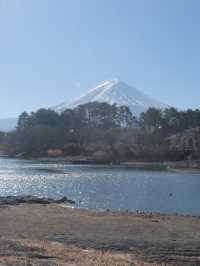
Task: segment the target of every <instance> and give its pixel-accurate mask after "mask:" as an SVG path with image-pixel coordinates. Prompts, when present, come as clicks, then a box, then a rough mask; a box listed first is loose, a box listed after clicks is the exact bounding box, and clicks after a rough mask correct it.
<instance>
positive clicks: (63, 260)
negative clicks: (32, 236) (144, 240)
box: [0, 240, 167, 266]
mask: <svg viewBox="0 0 200 266" xmlns="http://www.w3.org/2000/svg"><path fill="white" fill-rule="evenodd" d="M15 243H17V245H20V247H21V248H23V249H24V252H25V254H24V256H5V257H4V256H3V257H0V265H4V266H5V265H9V266H11V265H12V266H22V265H23V266H66V265H67V266H167V264H155V263H154V264H149V263H145V262H141V261H138V260H137V259H136V258H134V256H133V255H131V254H129V253H122V252H109V251H107V252H102V251H96V250H92V249H90V250H84V249H80V248H76V247H66V246H64V245H63V244H60V243H57V242H48V241H32V240H15ZM30 248H33V250H34V249H36V250H37V252H33V253H31V254H30V252H27V253H28V254H26V250H30Z"/></svg>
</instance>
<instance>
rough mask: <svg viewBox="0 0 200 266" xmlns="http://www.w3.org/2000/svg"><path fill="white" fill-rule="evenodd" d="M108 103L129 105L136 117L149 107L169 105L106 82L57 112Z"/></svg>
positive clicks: (61, 107) (58, 107)
mask: <svg viewBox="0 0 200 266" xmlns="http://www.w3.org/2000/svg"><path fill="white" fill-rule="evenodd" d="M95 101H97V102H107V103H109V104H114V103H115V104H117V105H118V106H120V105H127V106H128V107H129V108H130V110H131V111H132V112H133V114H134V115H136V116H138V115H139V114H140V113H141V112H143V111H145V110H147V109H148V108H149V107H157V108H166V107H168V106H167V105H165V104H163V103H160V102H158V101H156V100H154V99H152V98H150V97H149V96H147V95H145V94H143V93H141V92H140V91H139V90H137V89H135V88H133V87H131V86H129V85H127V84H126V83H124V82H121V81H117V80H109V81H106V82H104V83H102V84H100V85H98V86H97V87H95V88H94V89H92V90H90V91H88V92H87V93H86V94H85V95H84V96H82V97H79V98H78V99H77V100H75V101H73V102H71V103H63V104H61V105H58V106H57V107H56V108H55V110H56V111H58V112H62V111H64V110H65V109H67V108H75V107H76V106H78V105H80V104H85V103H88V102H95Z"/></svg>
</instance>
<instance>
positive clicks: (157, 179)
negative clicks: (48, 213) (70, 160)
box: [0, 159, 200, 215]
mask: <svg viewBox="0 0 200 266" xmlns="http://www.w3.org/2000/svg"><path fill="white" fill-rule="evenodd" d="M9 195H35V196H42V197H51V198H61V197H63V196H67V197H68V198H70V199H73V200H75V201H76V207H80V208H91V209H97V210H105V209H111V210H123V211H126V210H129V211H136V210H140V211H156V212H166V213H176V212H177V213H183V214H187V213H188V214H195V215H199V214H200V207H199V204H198V203H199V202H200V173H198V172H196V173H194V172H193V173H192V172H191V173H190V172H183V171H182V172H178V171H177V172H169V171H145V170H135V169H131V168H125V167H120V166H95V165H69V164H64V163H57V162H51V163H49V162H40V161H37V160H35V161H34V160H32V161H31V160H30V161H29V160H16V159H0V196H9Z"/></svg>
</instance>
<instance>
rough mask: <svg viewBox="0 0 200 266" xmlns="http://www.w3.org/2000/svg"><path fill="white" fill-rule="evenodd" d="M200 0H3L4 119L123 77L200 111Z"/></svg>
mask: <svg viewBox="0 0 200 266" xmlns="http://www.w3.org/2000/svg"><path fill="white" fill-rule="evenodd" d="M199 14H200V1H199V0H196V1H195V0H187V1H186V0H0V117H8V116H16V115H17V114H19V113H20V112H22V111H23V110H28V111H29V110H34V109H36V108H39V107H42V106H44V107H48V106H52V105H56V104H59V103H60V102H63V101H65V100H71V99H72V98H74V97H76V96H78V95H80V94H83V93H84V92H85V91H86V90H87V89H90V88H91V87H93V86H94V85H96V84H98V83H99V82H101V81H103V80H107V79H110V78H118V79H120V80H123V81H125V82H127V83H129V84H130V85H133V86H135V87H137V88H138V89H140V90H142V91H143V92H144V93H147V94H148V95H150V96H152V97H155V98H157V99H158V100H160V101H163V102H165V103H167V104H171V105H175V106H178V107H180V108H189V107H192V108H198V107H199V108H200V74H199V70H200V16H199Z"/></svg>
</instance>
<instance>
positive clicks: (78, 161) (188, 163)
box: [0, 155, 200, 172]
mask: <svg viewBox="0 0 200 266" xmlns="http://www.w3.org/2000/svg"><path fill="white" fill-rule="evenodd" d="M80 157H81V158H80ZM0 158H5V159H19V160H21V159H22V160H23V159H24V160H28V161H29V160H30V161H31V160H36V161H40V162H58V163H66V164H70V165H94V166H95V165H97V166H104V165H105V166H119V167H127V168H132V169H142V170H169V171H197V172H198V171H200V160H182V161H155V162H154V161H120V160H110V161H104V160H102V161H99V160H94V159H88V158H87V157H84V156H78V157H73V156H66V157H17V156H9V155H6V156H3V157H0Z"/></svg>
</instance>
